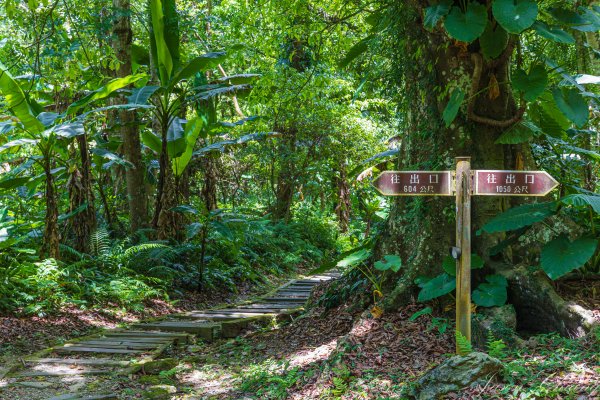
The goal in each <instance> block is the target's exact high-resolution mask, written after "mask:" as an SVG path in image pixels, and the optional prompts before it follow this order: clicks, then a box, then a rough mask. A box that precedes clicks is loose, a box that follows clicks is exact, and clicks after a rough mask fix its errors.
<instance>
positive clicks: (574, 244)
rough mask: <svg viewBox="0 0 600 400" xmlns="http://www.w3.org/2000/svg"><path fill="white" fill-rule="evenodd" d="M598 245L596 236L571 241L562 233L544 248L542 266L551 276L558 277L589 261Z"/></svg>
mask: <svg viewBox="0 0 600 400" xmlns="http://www.w3.org/2000/svg"><path fill="white" fill-rule="evenodd" d="M597 247H598V239H596V238H590V237H581V238H578V239H575V240H573V241H570V240H569V238H568V237H567V236H566V235H561V236H559V237H557V238H556V239H554V240H552V241H550V242H548V243H546V245H545V246H544V248H543V249H542V254H541V257H540V261H541V266H542V268H543V269H544V271H545V272H546V274H548V276H549V277H550V278H552V279H558V278H560V277H561V276H563V275H566V274H568V273H569V272H571V271H573V270H575V269H577V268H579V267H581V266H583V265H584V264H585V263H586V262H588V261H589V260H590V258H592V256H593V255H594V253H595V252H596V248H597Z"/></svg>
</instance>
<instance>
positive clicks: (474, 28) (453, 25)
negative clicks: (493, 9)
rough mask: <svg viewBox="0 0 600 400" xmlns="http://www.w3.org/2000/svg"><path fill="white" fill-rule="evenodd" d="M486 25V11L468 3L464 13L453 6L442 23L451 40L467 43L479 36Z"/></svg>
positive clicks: (483, 7)
mask: <svg viewBox="0 0 600 400" xmlns="http://www.w3.org/2000/svg"><path fill="white" fill-rule="evenodd" d="M486 25H487V10H486V8H485V6H484V5H483V4H479V3H477V2H468V3H467V9H466V11H465V12H463V11H462V10H461V8H460V7H459V6H453V7H452V9H451V10H450V14H448V16H447V17H446V20H445V21H444V27H445V28H446V31H447V32H448V34H449V35H450V36H451V37H452V38H454V39H456V40H460V41H461V42H467V43H470V42H472V41H473V40H475V39H477V38H478V37H479V36H481V34H482V33H483V31H484V30H485V27H486Z"/></svg>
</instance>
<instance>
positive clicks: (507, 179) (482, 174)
mask: <svg viewBox="0 0 600 400" xmlns="http://www.w3.org/2000/svg"><path fill="white" fill-rule="evenodd" d="M474 172H475V188H474V189H475V190H474V193H473V194H475V195H482V196H545V195H547V194H548V193H550V191H552V189H554V188H555V187H557V186H558V182H557V181H556V180H555V179H554V178H553V177H551V176H550V175H549V174H548V173H547V172H546V171H504V170H476V171H474Z"/></svg>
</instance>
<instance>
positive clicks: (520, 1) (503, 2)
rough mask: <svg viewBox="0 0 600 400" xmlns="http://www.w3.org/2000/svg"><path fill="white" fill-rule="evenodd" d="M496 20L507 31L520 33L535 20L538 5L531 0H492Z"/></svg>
mask: <svg viewBox="0 0 600 400" xmlns="http://www.w3.org/2000/svg"><path fill="white" fill-rule="evenodd" d="M492 12H493V14H494V18H496V21H498V23H499V24H500V25H502V27H503V28H504V29H506V31H507V32H509V33H521V32H523V31H524V30H525V29H527V28H529V27H530V26H531V25H533V23H534V22H535V19H536V17H537V14H538V6H537V4H536V2H535V1H532V0H494V2H493V3H492Z"/></svg>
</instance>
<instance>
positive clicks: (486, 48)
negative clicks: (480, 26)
mask: <svg viewBox="0 0 600 400" xmlns="http://www.w3.org/2000/svg"><path fill="white" fill-rule="evenodd" d="M479 44H480V45H481V52H482V53H483V55H484V56H485V57H487V58H497V57H498V56H499V55H500V54H502V52H503V51H504V49H505V48H506V45H508V33H507V32H506V31H505V30H504V28H502V26H500V25H496V27H495V28H493V27H492V23H491V21H488V24H487V27H486V28H485V31H484V32H483V34H482V35H481V37H480V38H479Z"/></svg>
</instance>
